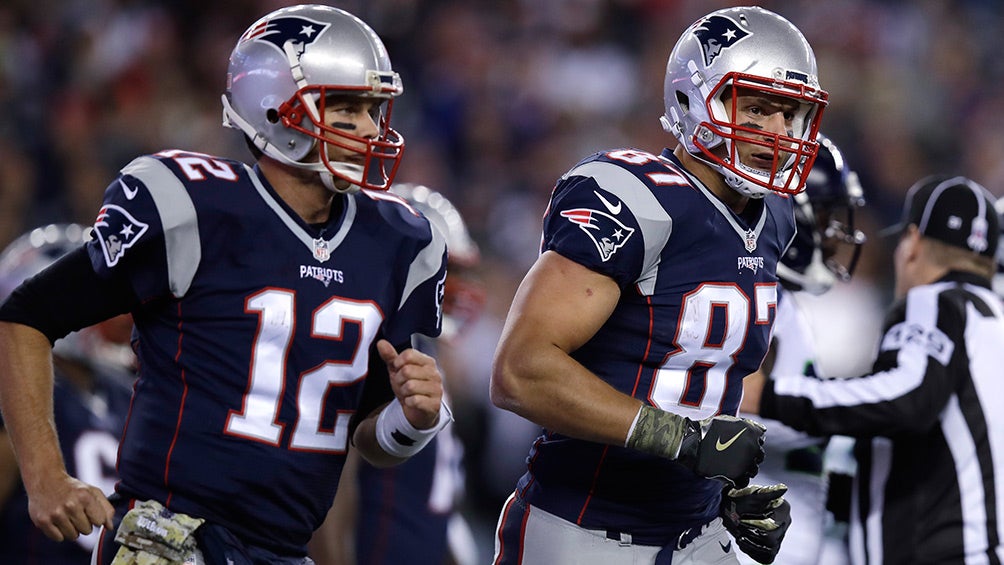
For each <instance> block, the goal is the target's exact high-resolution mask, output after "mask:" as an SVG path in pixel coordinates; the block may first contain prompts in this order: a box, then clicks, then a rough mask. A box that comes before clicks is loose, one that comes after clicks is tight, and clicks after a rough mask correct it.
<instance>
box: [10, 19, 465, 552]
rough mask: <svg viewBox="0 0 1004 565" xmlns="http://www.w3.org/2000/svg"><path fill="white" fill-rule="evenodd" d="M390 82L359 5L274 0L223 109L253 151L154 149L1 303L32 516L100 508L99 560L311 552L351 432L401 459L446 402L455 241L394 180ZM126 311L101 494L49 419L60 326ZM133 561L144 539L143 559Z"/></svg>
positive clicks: (396, 81) (89, 520)
mask: <svg viewBox="0 0 1004 565" xmlns="http://www.w3.org/2000/svg"><path fill="white" fill-rule="evenodd" d="M402 90H403V87H402V84H401V81H400V77H399V76H398V74H397V73H396V72H394V70H393V69H392V67H391V63H390V60H389V58H388V56H387V51H386V48H385V47H384V45H383V43H382V41H381V40H380V38H379V37H378V36H377V35H376V33H375V32H374V31H373V30H372V29H370V27H369V26H367V25H366V24H365V23H364V22H363V21H362V20H360V19H358V18H356V17H355V16H353V15H351V14H349V13H348V12H345V11H342V10H339V9H337V8H332V7H329V6H319V5H303V6H293V7H287V8H282V9H279V10H276V11H274V12H272V13H270V14H268V15H266V16H264V17H263V18H261V19H260V20H258V21H257V22H255V23H253V24H252V25H251V26H250V27H249V28H248V30H247V31H246V32H245V33H244V34H243V35H242V36H241V37H240V39H239V40H238V42H237V44H236V47H235V48H234V50H233V53H232V55H231V57H230V67H229V70H228V75H227V81H226V92H225V94H224V95H223V100H222V102H223V108H224V124H225V125H227V126H231V127H234V128H237V129H239V130H241V131H242V132H243V134H244V136H246V138H247V140H248V143H249V147H250V148H251V151H252V154H253V155H254V157H255V159H256V164H255V166H253V167H252V166H249V165H246V164H244V163H241V162H237V161H232V160H226V159H221V158H216V157H213V156H210V155H205V154H201V153H193V152H188V151H179V150H168V151H162V152H160V153H157V154H155V155H147V156H142V157H139V158H137V159H135V160H133V161H132V162H131V163H129V164H128V165H127V166H126V167H124V168H123V169H122V171H121V174H120V175H119V176H118V177H117V178H115V179H114V180H113V181H112V182H111V184H110V185H109V187H108V188H107V190H106V191H105V199H104V204H103V206H102V208H101V210H100V212H99V214H98V217H97V221H96V223H95V232H96V237H95V239H94V240H93V241H90V242H88V243H87V244H86V245H85V247H83V248H81V249H79V250H77V251H74V252H71V253H70V254H68V255H66V256H65V257H64V258H63V259H60V260H59V261H57V262H56V263H54V264H53V265H52V266H51V267H50V268H48V269H46V270H45V271H43V273H42V274H40V275H39V276H38V277H35V278H33V279H31V280H30V281H28V282H27V283H25V284H24V285H22V286H20V287H19V288H18V289H17V290H15V291H14V293H13V294H12V295H11V297H10V298H9V299H8V300H7V302H5V303H4V305H3V307H2V308H0V320H3V321H2V322H0V405H2V409H3V416H4V420H5V423H6V424H7V429H8V431H9V433H10V437H11V439H12V441H13V445H14V449H15V451H16V453H17V458H18V463H19V465H20V469H21V475H22V477H24V479H25V489H26V490H27V492H28V496H29V500H30V501H31V505H30V509H31V516H32V519H33V521H34V522H35V524H36V525H37V526H38V527H39V528H41V529H42V531H43V532H44V533H45V534H46V535H48V536H49V537H51V538H52V539H54V540H72V539H76V537H77V536H78V535H79V534H86V533H89V532H90V531H91V529H92V526H94V525H97V526H103V527H104V530H103V532H102V537H101V541H100V542H99V545H98V547H97V548H96V550H95V555H94V557H95V560H94V562H95V563H96V564H98V565H108V564H109V563H111V562H112V561H113V560H121V561H120V562H122V561H124V562H126V563H131V562H132V561H133V560H148V561H153V560H154V559H165V560H167V561H168V562H181V561H185V560H186V559H202V558H203V557H204V558H205V560H206V561H208V562H210V563H234V564H236V565H245V564H250V563H263V562H264V563H270V564H290V565H292V564H304V563H309V561H310V560H309V558H308V557H307V548H306V546H307V542H308V541H309V539H310V537H311V535H312V534H313V532H314V530H315V529H317V527H318V526H320V525H321V523H322V522H323V520H324V517H325V515H326V514H327V511H328V508H329V507H330V506H331V501H332V499H333V497H334V494H335V490H336V488H337V484H338V478H339V474H340V473H341V468H342V465H343V463H344V461H345V454H346V452H347V450H348V446H349V442H350V441H351V442H352V443H353V445H354V446H355V448H356V449H358V450H359V452H360V454H361V455H362V456H363V457H365V458H367V459H368V460H370V461H371V462H373V463H375V464H380V465H392V464H396V463H400V462H402V461H403V460H404V459H407V458H408V457H410V456H411V455H413V454H414V453H416V452H417V451H418V450H420V449H421V448H422V447H423V446H424V445H425V444H426V443H427V442H428V441H429V440H430V439H431V438H432V437H433V436H434V435H435V433H436V432H438V431H439V430H440V429H441V428H442V427H444V426H445V425H446V424H448V423H449V422H450V420H451V416H450V413H449V410H448V408H446V405H445V404H444V403H443V402H442V380H441V376H440V374H439V371H438V369H437V367H436V363H435V360H433V359H432V358H431V357H429V356H428V355H425V354H423V353H420V352H418V351H416V350H414V349H412V348H411V347H410V343H411V338H412V335H413V334H415V333H425V334H428V335H430V336H435V335H438V334H439V331H440V318H441V296H442V286H443V284H444V282H445V281H444V279H445V268H446V247H445V242H444V241H443V238H442V236H441V235H439V233H438V232H437V231H436V230H433V229H431V227H430V225H429V223H428V221H427V220H426V219H424V218H422V217H420V216H417V215H415V214H413V213H412V211H411V210H410V209H409V208H408V207H407V206H405V205H404V204H403V203H402V202H401V201H400V199H399V198H397V197H393V196H387V195H386V194H384V193H383V192H381V191H384V190H386V189H388V188H389V187H390V185H391V183H392V178H393V176H394V173H395V171H396V170H397V166H398V163H399V159H400V157H401V151H402V150H403V146H404V140H403V138H401V136H400V135H399V134H398V133H397V132H396V131H394V130H393V129H392V128H391V127H390V114H391V109H392V103H393V99H394V97H396V96H398V95H399V94H400V93H401V92H402ZM123 312H132V314H133V319H134V321H135V328H136V351H137V355H138V357H139V376H138V380H137V383H136V387H135V392H134V394H133V399H132V409H131V412H130V419H129V421H128V423H127V425H126V431H125V434H124V436H123V438H122V445H121V449H120V452H119V457H118V471H119V475H120V481H119V482H118V483H117V484H116V493H115V497H114V498H113V499H112V500H111V501H109V500H108V499H106V498H105V496H104V494H103V493H102V492H101V491H100V489H98V488H96V487H94V486H92V485H88V484H86V483H84V482H82V481H80V480H79V479H77V478H75V477H72V476H70V475H69V474H68V473H67V471H66V468H65V466H64V465H63V462H62V461H61V458H60V453H59V448H58V441H57V438H56V430H55V429H53V427H52V426H51V424H50V421H51V418H52V415H51V407H50V406H51V396H52V393H51V386H52V384H51V383H52V375H51V369H50V353H51V347H50V345H51V343H52V342H53V341H55V340H56V339H58V338H59V337H61V336H63V335H65V334H66V333H68V332H69V331H71V330H74V329H77V328H81V327H84V326H87V325H90V324H92V323H94V322H95V321H98V320H102V319H105V318H109V317H111V316H113V315H116V314H120V313H123ZM144 562H145V561H144Z"/></svg>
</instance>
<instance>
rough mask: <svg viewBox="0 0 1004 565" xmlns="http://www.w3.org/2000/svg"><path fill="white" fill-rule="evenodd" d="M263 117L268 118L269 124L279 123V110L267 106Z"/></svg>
mask: <svg viewBox="0 0 1004 565" xmlns="http://www.w3.org/2000/svg"><path fill="white" fill-rule="evenodd" d="M265 119H266V120H268V123H270V124H277V123H279V111H278V110H276V109H275V108H269V109H268V110H265Z"/></svg>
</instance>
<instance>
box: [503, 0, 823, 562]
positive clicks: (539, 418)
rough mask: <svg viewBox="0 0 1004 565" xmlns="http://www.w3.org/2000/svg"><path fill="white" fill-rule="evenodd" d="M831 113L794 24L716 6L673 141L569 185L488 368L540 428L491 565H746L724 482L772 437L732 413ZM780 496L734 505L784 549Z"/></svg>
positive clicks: (682, 95) (678, 49)
mask: <svg viewBox="0 0 1004 565" xmlns="http://www.w3.org/2000/svg"><path fill="white" fill-rule="evenodd" d="M826 103H827V94H826V93H825V92H824V91H823V90H822V89H821V88H820V86H819V83H818V80H817V76H816V62H815V56H814V55H813V52H812V49H811V48H810V47H809V44H808V42H807V41H806V40H805V37H804V36H803V35H802V33H801V32H800V31H799V30H798V29H797V28H796V27H795V26H794V25H792V24H791V23H790V22H788V21H787V20H786V19H784V18H783V17H781V16H779V15H778V14H775V13H773V12H770V11H768V10H764V9H761V8H757V7H737V8H728V9H724V10H718V11H715V12H712V13H711V14H708V15H707V16H705V17H703V18H701V19H699V20H698V21H697V22H695V23H694V24H693V25H691V26H690V27H689V28H688V29H687V30H686V31H685V32H684V33H683V34H682V36H681V37H680V39H679V40H678V42H677V43H676V46H675V47H674V48H673V51H672V53H671V54H670V56H669V61H668V63H667V66H666V77H665V115H664V116H663V117H662V124H663V127H664V128H665V129H666V131H667V132H669V133H671V134H672V135H673V136H674V137H676V139H677V141H678V142H679V144H678V146H677V148H676V149H675V150H674V151H671V150H669V149H666V150H664V151H663V152H662V153H661V154H659V155H653V154H650V153H647V152H645V151H641V150H638V149H615V150H610V151H602V152H599V153H597V154H595V155H592V156H590V157H587V158H586V159H584V160H582V161H581V162H579V163H578V164H577V165H575V166H574V167H573V168H572V169H571V170H569V171H568V172H567V173H565V174H564V175H563V176H562V177H561V178H560V179H559V180H558V183H557V186H555V188H554V190H553V192H552V195H551V200H550V203H549V205H548V207H547V210H546V212H545V217H544V226H543V232H544V233H543V239H542V246H541V254H540V256H539V258H538V259H537V261H536V263H535V264H534V265H533V267H532V268H531V269H530V272H529V273H528V274H527V275H526V277H525V278H524V280H523V282H522V284H521V286H520V288H519V289H518V291H517V293H516V296H515V298H514V301H513V304H512V306H511V309H510V311H509V314H508V318H507V320H506V324H505V327H504V330H503V334H502V338H501V340H500V343H499V345H498V349H497V351H496V355H495V360H494V366H493V374H492V382H491V394H492V400H493V402H494V403H495V404H496V405H497V406H499V407H501V408H505V409H508V410H511V411H513V412H515V413H517V414H519V415H521V416H523V417H525V418H527V419H529V420H531V421H534V422H536V423H538V424H540V425H541V426H542V427H543V428H544V430H543V433H542V435H541V436H540V437H539V438H538V439H537V440H536V441H535V442H534V443H533V445H532V447H531V449H530V454H529V456H528V459H527V461H528V464H527V472H526V474H525V475H524V476H523V477H522V478H521V479H520V480H519V481H518V484H517V485H516V489H515V492H514V493H513V494H512V495H511V496H510V497H509V499H508V501H507V503H506V504H505V506H504V508H503V509H502V511H501V514H500V517H499V522H498V527H497V536H496V540H495V554H496V561H495V563H496V564H507V563H524V564H530V563H534V564H537V563H547V564H562V563H597V564H600V563H602V564H608V563H631V562H644V563H652V562H653V561H654V562H656V563H669V562H670V560H672V562H673V563H736V562H737V561H736V556H735V549H734V545H733V543H732V541H733V540H732V538H731V537H730V536H729V533H728V531H727V530H726V528H725V526H724V525H723V522H722V520H721V519H720V518H719V504H720V502H721V495H722V489H723V485H727V486H729V487H737V488H742V487H746V485H747V483H748V482H749V479H750V477H752V476H753V475H755V474H756V472H757V466H758V464H759V462H760V461H761V460H762V456H763V451H762V445H761V444H762V442H763V433H764V428H763V427H762V426H760V425H759V424H757V423H755V422H752V421H750V420H747V419H739V418H736V417H735V415H736V414H737V412H738V410H739V401H740V398H741V397H742V379H743V377H745V376H746V375H748V374H750V373H752V372H753V371H755V370H757V368H758V367H759V366H760V364H761V362H762V361H763V358H764V355H765V354H766V352H767V347H768V343H769V339H770V333H771V327H772V324H773V321H774V312H775V309H776V305H777V296H778V280H777V275H776V268H777V263H778V261H779V260H780V257H781V255H782V253H783V252H784V250H785V249H786V248H787V246H788V244H789V243H790V241H791V239H792V237H793V236H794V235H795V220H794V213H793V204H794V202H793V199H792V198H791V196H792V195H794V194H797V193H799V192H800V191H801V190H802V189H803V186H802V185H803V183H804V179H805V178H807V176H808V173H809V171H810V169H811V165H812V161H813V160H814V159H815V158H816V153H817V151H818V148H819V142H818V141H817V140H816V133H817V130H818V126H819V120H820V117H821V115H822V111H823V108H824V106H825V105H826ZM782 494H783V492H782V491H781V490H780V489H773V490H756V491H753V490H746V491H741V492H739V493H738V496H740V497H742V502H743V503H744V507H745V506H747V504H746V503H747V502H753V505H754V506H757V507H759V510H761V511H762V512H761V513H762V517H763V523H765V524H766V523H767V522H770V524H769V527H770V529H771V533H770V534H769V535H770V536H771V539H772V543H774V544H775V545H776V543H778V542H779V540H780V538H781V536H782V535H783V532H784V527H785V525H786V522H787V520H786V518H785V517H784V516H783V513H784V510H785V506H784V504H783V499H782V498H781V495H782ZM765 535H766V534H765ZM738 545H739V546H740V549H742V550H744V551H754V552H757V555H758V556H760V558H761V559H762V560H769V559H772V556H771V555H770V553H771V552H772V551H776V548H775V547H770V548H766V549H764V550H763V552H762V555H761V552H760V551H758V549H757V548H755V547H753V546H751V545H749V544H746V543H744V542H743V541H742V540H740V542H739V544H738Z"/></svg>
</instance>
